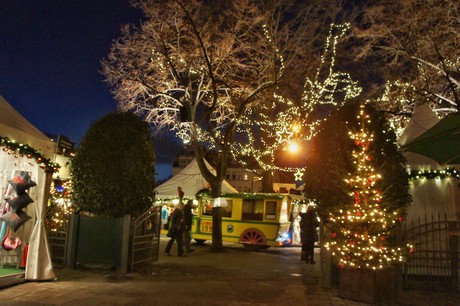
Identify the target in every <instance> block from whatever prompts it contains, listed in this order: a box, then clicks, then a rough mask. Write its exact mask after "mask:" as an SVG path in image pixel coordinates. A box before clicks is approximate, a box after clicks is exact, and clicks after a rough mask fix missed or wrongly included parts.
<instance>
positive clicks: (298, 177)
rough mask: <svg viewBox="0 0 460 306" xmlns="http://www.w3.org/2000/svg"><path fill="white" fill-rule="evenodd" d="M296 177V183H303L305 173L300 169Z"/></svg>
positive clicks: (295, 174)
mask: <svg viewBox="0 0 460 306" xmlns="http://www.w3.org/2000/svg"><path fill="white" fill-rule="evenodd" d="M294 177H295V180H296V181H301V180H302V177H303V171H301V170H300V169H297V172H296V173H294Z"/></svg>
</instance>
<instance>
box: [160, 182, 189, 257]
mask: <svg viewBox="0 0 460 306" xmlns="http://www.w3.org/2000/svg"><path fill="white" fill-rule="evenodd" d="M177 191H178V193H179V205H178V206H177V207H176V209H174V211H173V212H172V213H171V223H170V224H169V229H168V234H167V236H168V237H170V238H171V239H169V241H168V244H166V249H165V254H166V255H168V256H170V255H171V254H170V251H171V248H172V246H173V244H174V241H176V242H177V255H178V256H180V257H184V256H185V255H184V250H183V235H184V212H183V210H184V204H183V203H182V199H183V198H184V192H183V191H182V188H181V187H178V188H177Z"/></svg>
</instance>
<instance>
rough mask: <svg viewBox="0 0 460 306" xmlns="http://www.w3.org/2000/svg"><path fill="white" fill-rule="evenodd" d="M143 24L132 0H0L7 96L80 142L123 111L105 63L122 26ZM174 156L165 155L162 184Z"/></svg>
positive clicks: (50, 129) (0, 77)
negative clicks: (108, 117)
mask: <svg viewBox="0 0 460 306" xmlns="http://www.w3.org/2000/svg"><path fill="white" fill-rule="evenodd" d="M141 19H142V14H141V12H140V10H137V9H134V8H132V7H130V6H129V0H21V1H18V0H0V59H1V60H0V95H2V96H3V97H4V98H5V99H6V100H7V101H8V102H9V103H10V104H11V105H12V106H13V107H14V108H15V109H16V110H17V111H18V112H20V113H21V114H22V115H23V116H24V117H25V118H26V119H27V120H29V121H30V122H31V123H32V124H34V125H35V126H36V127H37V128H38V129H40V130H41V131H42V132H44V133H46V134H49V135H57V134H63V135H66V136H67V137H69V138H70V139H71V140H72V141H73V142H77V143H78V142H79V141H80V140H81V138H82V137H83V135H84V133H85V131H86V130H87V129H88V128H89V126H90V125H91V123H92V122H94V121H95V120H97V119H99V118H100V117H102V116H103V115H104V114H106V113H109V112H112V111H115V110H116V102H115V101H114V99H113V98H112V96H111V94H110V92H109V89H108V87H107V85H106V84H105V83H104V82H103V75H102V74H101V73H100V72H99V71H100V70H101V65H100V60H101V59H102V58H103V57H105V56H106V55H107V54H108V52H109V49H110V46H111V43H112V41H113V40H114V39H116V38H117V37H118V36H119V35H120V27H121V25H122V24H125V23H136V24H137V23H139V21H140V20H141ZM172 143H174V142H172ZM170 144H171V141H169V140H168V139H164V140H162V144H161V147H163V148H164V147H168V146H169V145H170ZM157 147H159V146H157ZM174 150H175V151H177V144H176V145H174V144H173V145H172V150H166V153H165V152H159V151H158V150H157V159H158V167H157V172H158V174H159V175H158V178H159V179H161V178H164V177H166V176H168V175H169V174H170V171H171V170H170V169H171V163H172V161H173V158H174V157H175V156H173V155H174V154H171V152H175V151H174Z"/></svg>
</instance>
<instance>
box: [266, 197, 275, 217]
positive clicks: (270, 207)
mask: <svg viewBox="0 0 460 306" xmlns="http://www.w3.org/2000/svg"><path fill="white" fill-rule="evenodd" d="M265 219H266V220H276V201H267V202H265Z"/></svg>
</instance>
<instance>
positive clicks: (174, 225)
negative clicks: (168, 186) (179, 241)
mask: <svg viewBox="0 0 460 306" xmlns="http://www.w3.org/2000/svg"><path fill="white" fill-rule="evenodd" d="M183 231H184V213H183V212H182V210H181V209H180V208H179V207H177V208H176V209H174V211H173V212H172V214H171V224H170V226H169V232H171V233H170V234H171V236H176V235H178V234H179V235H182V232H183ZM168 236H169V237H171V236H170V235H169V233H168Z"/></svg>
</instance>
